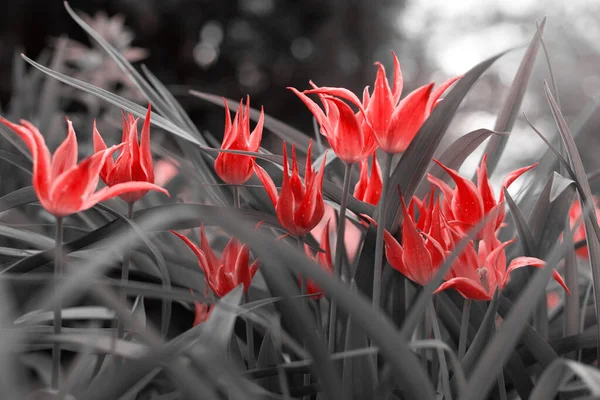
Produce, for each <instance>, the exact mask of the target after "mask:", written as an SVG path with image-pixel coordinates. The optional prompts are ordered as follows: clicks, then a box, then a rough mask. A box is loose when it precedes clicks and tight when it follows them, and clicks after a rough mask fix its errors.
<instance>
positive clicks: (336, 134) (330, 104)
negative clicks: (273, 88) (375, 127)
mask: <svg viewBox="0 0 600 400" xmlns="http://www.w3.org/2000/svg"><path fill="white" fill-rule="evenodd" d="M310 83H311V85H312V86H313V88H314V89H313V90H307V91H304V92H299V91H298V90H296V89H294V88H292V87H290V88H288V89H290V90H291V91H292V92H294V93H295V94H296V96H298V97H299V98H300V100H302V102H304V104H305V105H306V106H307V107H308V109H309V110H310V112H312V114H313V115H314V117H315V118H316V120H317V122H318V123H319V126H320V127H321V134H322V135H323V136H325V137H326V138H327V141H328V142H329V144H330V145H331V148H332V149H333V152H334V153H335V154H336V155H337V156H338V158H339V159H340V160H342V161H344V162H346V163H348V164H352V163H355V162H359V161H363V160H364V159H366V158H367V157H369V154H371V153H372V152H374V151H375V149H376V148H377V142H376V141H375V138H374V137H373V134H372V132H371V129H370V128H369V127H368V125H367V123H366V121H365V118H364V115H363V111H364V108H362V106H359V111H358V112H357V113H356V114H355V113H354V111H353V110H352V109H351V108H350V106H349V105H348V104H346V103H345V102H343V101H342V100H340V99H339V98H337V97H334V96H339V97H342V98H348V97H350V98H352V101H354V102H355V104H360V102H359V100H358V98H357V97H356V96H355V95H354V93H352V92H351V91H349V90H347V89H343V88H327V87H323V88H319V87H317V86H316V85H314V84H313V83H312V82H310ZM321 91H323V92H325V91H326V92H327V93H328V94H327V95H325V94H322V93H321ZM305 93H316V94H318V96H319V99H320V100H321V103H322V104H323V109H321V107H319V106H318V105H317V103H315V102H314V101H312V100H311V99H310V97H308V96H307V95H306V94H305ZM323 110H324V111H323ZM361 110H362V111H361Z"/></svg>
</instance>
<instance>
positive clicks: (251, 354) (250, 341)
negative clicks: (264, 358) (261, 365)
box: [244, 292, 256, 369]
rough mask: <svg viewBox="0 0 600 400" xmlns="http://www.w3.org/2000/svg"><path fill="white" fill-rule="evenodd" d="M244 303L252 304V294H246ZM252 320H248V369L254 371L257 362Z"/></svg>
mask: <svg viewBox="0 0 600 400" xmlns="http://www.w3.org/2000/svg"><path fill="white" fill-rule="evenodd" d="M244 301H245V302H246V304H248V303H250V294H249V293H248V292H246V293H244ZM252 325H253V324H252V320H251V319H250V318H247V319H246V340H247V343H246V344H247V346H248V369H254V368H255V367H256V360H255V358H254V327H253V326H252Z"/></svg>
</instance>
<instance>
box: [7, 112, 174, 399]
mask: <svg viewBox="0 0 600 400" xmlns="http://www.w3.org/2000/svg"><path fill="white" fill-rule="evenodd" d="M20 122H21V124H20V125H19V124H15V123H12V122H10V121H8V120H6V119H4V118H0V123H2V124H4V125H6V126H7V127H9V128H11V129H12V130H13V131H14V132H15V133H16V134H17V135H18V136H19V137H20V138H21V139H22V140H23V141H24V142H25V144H26V145H27V147H28V148H29V151H30V152H31V155H32V158H33V189H34V191H35V193H36V196H37V198H38V200H39V202H40V204H41V205H42V207H44V209H46V211H48V212H49V213H50V214H52V215H54V217H55V218H56V249H55V250H56V252H55V265H54V276H55V278H56V282H58V279H59V278H60V277H61V276H62V271H63V266H64V262H63V261H64V260H63V256H62V242H63V229H62V228H63V218H64V217H66V216H68V215H71V214H75V213H78V212H80V211H85V210H87V209H89V208H92V207H93V206H95V205H96V204H98V203H100V202H102V201H105V200H108V199H110V198H113V197H116V196H121V195H126V194H131V193H135V192H139V191H148V190H158V191H164V189H162V188H160V187H158V186H156V185H154V184H152V183H149V182H139V181H136V182H126V183H119V184H116V185H114V186H111V187H105V188H103V189H100V190H98V191H96V187H97V186H98V180H99V174H100V169H101V168H102V166H103V165H104V163H105V161H106V160H107V159H108V158H109V157H110V156H111V155H112V154H113V153H114V152H115V151H117V150H118V149H119V148H121V147H122V146H123V145H120V146H112V147H110V148H107V149H104V150H102V151H100V152H97V153H95V154H93V155H92V156H91V157H88V158H86V159H85V160H83V161H81V162H80V163H79V164H78V163H77V155H78V147H77V138H76V135H75V130H74V129H73V124H72V123H71V121H70V120H68V119H67V125H68V133H67V138H66V139H65V140H64V141H63V142H62V144H61V145H60V146H58V148H57V149H56V151H55V152H54V155H53V156H51V154H50V150H48V147H47V146H46V143H45V141H44V137H43V136H42V134H41V133H40V131H39V130H38V129H37V128H36V127H35V126H34V125H33V124H31V123H30V122H29V121H25V120H21V121H20ZM55 284H56V283H55ZM61 332H62V305H61V303H60V302H58V301H57V302H56V304H54V334H55V335H60V334H61ZM60 366H61V346H60V343H58V342H57V343H55V344H54V347H53V349H52V377H51V386H52V389H57V388H58V385H59V382H60Z"/></svg>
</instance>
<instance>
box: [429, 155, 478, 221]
mask: <svg viewBox="0 0 600 400" xmlns="http://www.w3.org/2000/svg"><path fill="white" fill-rule="evenodd" d="M433 161H434V162H435V163H436V164H438V165H439V166H440V167H442V168H443V169H444V171H446V173H447V174H448V175H450V177H451V178H452V180H453V181H454V182H455V183H456V190H455V191H454V196H453V198H452V203H451V206H452V213H453V215H454V217H455V218H456V219H458V220H459V221H461V222H463V223H466V224H468V225H476V224H477V222H479V220H480V219H481V218H482V217H483V202H482V200H481V196H480V195H479V192H478V191H477V188H476V187H475V184H474V183H473V182H471V181H470V180H468V179H465V178H463V177H462V176H460V175H459V174H458V172H456V171H455V170H453V169H452V168H448V167H446V166H445V165H444V164H442V163H441V162H439V161H438V160H436V159H433Z"/></svg>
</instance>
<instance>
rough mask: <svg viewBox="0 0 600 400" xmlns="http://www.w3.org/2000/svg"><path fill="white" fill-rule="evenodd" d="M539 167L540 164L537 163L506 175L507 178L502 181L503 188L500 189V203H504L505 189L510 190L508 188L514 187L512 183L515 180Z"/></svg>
mask: <svg viewBox="0 0 600 400" xmlns="http://www.w3.org/2000/svg"><path fill="white" fill-rule="evenodd" d="M537 165H538V163H535V164H532V165H529V166H527V167H523V168H519V169H516V170H514V171H513V172H511V173H510V174H508V175H506V177H505V178H504V180H503V181H502V186H501V188H500V200H499V201H504V188H507V189H508V187H509V186H510V185H512V183H513V182H514V181H515V180H517V178H518V177H520V176H521V175H523V174H524V173H525V172H527V171H529V170H530V169H533V168H535V167H537Z"/></svg>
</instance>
